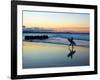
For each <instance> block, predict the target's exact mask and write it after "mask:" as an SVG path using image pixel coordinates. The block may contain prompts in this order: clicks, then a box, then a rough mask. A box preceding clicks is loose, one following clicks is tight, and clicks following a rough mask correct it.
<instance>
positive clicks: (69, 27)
mask: <svg viewBox="0 0 100 80" xmlns="http://www.w3.org/2000/svg"><path fill="white" fill-rule="evenodd" d="M23 26H25V28H36V27H37V28H40V29H41V28H42V29H48V30H49V29H50V30H53V31H55V32H89V27H90V15H89V14H88V13H68V12H43V11H23Z"/></svg>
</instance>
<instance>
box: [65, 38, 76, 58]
mask: <svg viewBox="0 0 100 80" xmlns="http://www.w3.org/2000/svg"><path fill="white" fill-rule="evenodd" d="M68 41H69V42H70V44H69V45H68V47H69V48H68V49H69V51H70V52H69V54H68V55H67V57H71V58H72V57H73V55H74V54H75V52H76V50H74V46H75V45H76V43H75V42H74V39H73V37H71V38H68Z"/></svg>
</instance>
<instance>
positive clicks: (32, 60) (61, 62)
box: [22, 40, 89, 69]
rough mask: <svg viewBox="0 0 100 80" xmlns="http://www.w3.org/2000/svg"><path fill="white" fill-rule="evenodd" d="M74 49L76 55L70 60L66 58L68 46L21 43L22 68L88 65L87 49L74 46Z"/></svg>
mask: <svg viewBox="0 0 100 80" xmlns="http://www.w3.org/2000/svg"><path fill="white" fill-rule="evenodd" d="M76 41H77V40H76ZM78 42H81V41H77V43H78ZM84 43H85V44H87V43H88V42H87V43H86V42H84ZM84 43H83V44H84ZM81 44H82V43H81ZM74 49H75V50H76V53H75V54H74V55H73V57H72V58H71V57H68V56H67V55H68V54H69V53H70V51H69V49H68V45H65V44H51V43H43V42H26V41H23V56H22V59H23V68H25V69H27V68H46V67H64V66H66V67H68V66H87V65H89V47H88V46H87V47H85V46H75V47H74Z"/></svg>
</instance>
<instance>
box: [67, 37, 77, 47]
mask: <svg viewBox="0 0 100 80" xmlns="http://www.w3.org/2000/svg"><path fill="white" fill-rule="evenodd" d="M68 41H69V42H70V44H69V46H73V45H76V43H75V42H74V41H73V37H71V38H68Z"/></svg>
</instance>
